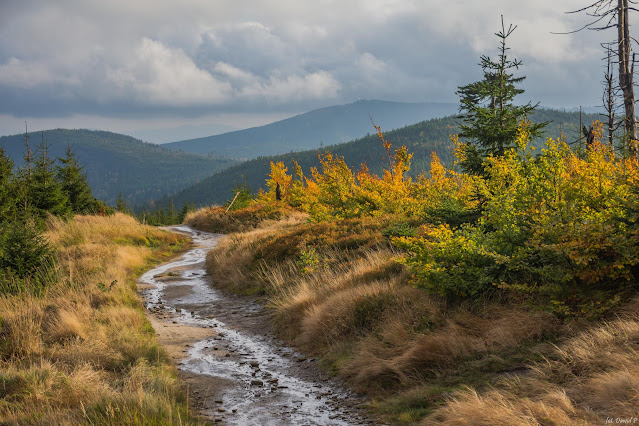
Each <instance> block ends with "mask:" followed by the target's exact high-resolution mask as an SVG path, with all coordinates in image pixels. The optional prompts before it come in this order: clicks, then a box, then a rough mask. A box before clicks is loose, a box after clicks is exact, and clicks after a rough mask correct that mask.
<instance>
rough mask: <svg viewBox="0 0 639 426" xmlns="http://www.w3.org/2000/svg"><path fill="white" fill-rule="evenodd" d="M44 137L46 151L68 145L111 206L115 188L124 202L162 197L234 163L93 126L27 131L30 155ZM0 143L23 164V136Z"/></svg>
mask: <svg viewBox="0 0 639 426" xmlns="http://www.w3.org/2000/svg"><path fill="white" fill-rule="evenodd" d="M42 139H44V140H45V141H46V142H47V144H48V146H49V153H48V156H49V157H50V158H58V157H62V156H63V155H64V151H65V149H66V147H67V145H69V146H71V147H72V149H73V150H74V151H75V153H76V155H77V157H78V161H79V162H80V164H81V165H83V166H84V171H85V172H86V173H87V177H88V181H89V184H90V185H91V187H92V189H93V195H94V196H95V197H96V198H98V199H100V200H104V201H106V202H107V203H109V204H111V205H113V204H114V203H115V200H116V198H117V197H118V194H119V193H122V196H123V198H124V199H125V200H126V201H127V203H129V204H137V203H141V202H145V201H149V200H153V199H157V198H160V197H162V196H163V195H165V194H169V193H173V192H176V191H179V190H181V189H183V188H185V187H187V186H189V185H192V184H194V183H197V182H198V181H199V180H201V179H203V178H206V177H208V176H210V175H212V174H214V173H215V172H217V171H219V170H221V169H223V168H225V167H228V166H230V165H232V164H234V163H235V162H233V161H230V160H220V159H212V158H205V157H202V156H199V155H193V154H186V153H180V152H175V151H172V150H169V149H167V148H164V147H162V146H159V145H154V144H150V143H146V142H142V141H141V140H138V139H134V138H132V137H130V136H125V135H121V134H117V133H111V132H104V131H92V130H66V129H56V130H47V131H45V132H44V133H43V134H42V133H41V132H34V133H30V134H29V146H30V148H31V151H32V152H34V154H35V155H38V154H39V153H38V152H37V151H38V150H37V147H38V146H39V145H40V144H41V141H42ZM0 146H2V147H3V148H4V150H5V152H6V153H7V154H8V155H9V157H11V159H12V160H13V161H14V162H15V163H16V166H21V165H22V164H24V154H25V135H24V134H22V135H13V136H3V137H0Z"/></svg>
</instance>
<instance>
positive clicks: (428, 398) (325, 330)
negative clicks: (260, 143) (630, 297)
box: [207, 221, 639, 425]
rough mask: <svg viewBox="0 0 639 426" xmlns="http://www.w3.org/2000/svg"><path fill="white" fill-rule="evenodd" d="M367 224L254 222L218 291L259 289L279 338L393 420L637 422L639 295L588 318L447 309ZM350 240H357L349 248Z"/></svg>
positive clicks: (232, 250) (500, 307)
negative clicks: (598, 319) (606, 316)
mask: <svg viewBox="0 0 639 426" xmlns="http://www.w3.org/2000/svg"><path fill="white" fill-rule="evenodd" d="M344 222H346V221H344ZM382 225H383V224H382ZM368 226H369V224H367V223H355V222H353V221H350V222H348V223H337V224H307V223H303V221H301V222H299V223H295V222H289V223H288V224H277V225H275V224H273V223H270V224H269V225H268V226H266V225H264V224H263V225H262V226H261V227H258V228H257V229H253V230H251V231H250V232H245V233H236V234H231V235H229V236H227V238H226V239H225V240H224V241H223V242H222V243H221V244H220V245H219V246H218V248H217V249H216V250H214V251H213V252H211V253H210V254H209V257H208V259H207V268H208V270H209V272H210V273H211V274H212V276H213V278H214V280H215V281H216V283H217V284H218V285H220V286H223V287H225V288H228V289H231V290H233V291H236V292H240V293H242V292H244V293H250V292H255V290H256V289H257V290H258V291H259V292H261V293H263V294H266V295H267V296H268V304H269V306H270V307H271V308H272V309H273V315H274V317H275V321H276V324H277V326H278V330H279V331H280V333H281V334H282V336H284V337H286V338H288V339H291V340H292V341H294V342H295V343H296V344H297V345H298V346H299V347H300V348H302V349H303V350H305V351H307V352H309V353H312V354H315V355H319V356H320V357H322V359H323V361H324V363H325V365H327V366H328V368H329V369H331V370H332V371H334V372H335V373H336V374H338V375H340V376H341V377H343V378H345V379H346V380H347V381H348V382H349V383H350V384H351V385H352V386H353V387H355V388H356V389H357V390H359V391H361V392H365V393H368V394H369V395H372V396H374V397H375V398H376V399H375V401H374V402H373V404H372V405H373V406H374V407H376V408H377V409H378V410H379V411H380V412H382V413H385V414H387V415H388V416H389V418H390V419H391V420H393V421H395V422H399V423H415V422H419V421H422V422H423V423H424V424H453V425H454V424H459V425H461V424H468V425H488V424H490V425H492V424H497V425H581V424H592V423H604V422H605V420H606V419H607V418H612V419H613V421H615V420H614V419H616V418H619V419H628V418H634V417H639V409H637V407H639V387H638V386H637V383H639V346H638V345H639V314H638V313H637V312H639V298H638V299H636V300H634V301H632V302H630V303H629V304H628V305H627V306H626V307H625V308H624V309H622V310H621V311H619V313H618V315H619V316H618V317H617V318H614V319H612V320H610V321H609V322H604V323H594V324H593V323H587V322H581V323H578V322H574V323H570V324H568V323H563V322H561V321H559V320H557V319H556V318H555V317H553V316H552V315H551V314H549V313H545V312H538V311H530V310H528V309H524V308H521V307H516V306H509V305H508V302H507V301H506V302H498V301H488V300H486V301H478V302H477V303H475V304H473V305H468V306H459V305H458V306H450V305H448V304H447V303H445V301H443V300H439V299H438V298H436V297H433V296H429V295H428V294H427V293H425V292H424V291H422V290H419V289H415V288H412V287H410V286H407V285H406V282H407V278H408V277H407V272H406V271H405V270H404V269H403V267H401V266H399V265H398V264H397V263H396V262H395V261H394V258H395V257H396V255H397V254H396V253H395V252H393V250H392V249H389V248H388V246H385V245H384V244H379V241H380V240H379V237H378V236H377V234H379V229H380V224H379V223H378V224H376V225H370V228H367V227H368ZM375 226H377V228H375ZM375 229H377V231H375ZM349 232H355V233H357V232H359V234H358V238H359V236H361V235H362V234H366V236H365V237H363V238H359V239H357V243H356V244H351V241H354V240H353V238H349V235H348V233H349ZM376 232H377V234H376ZM343 241H348V242H347V243H346V244H342V243H341V242H343ZM420 419H422V420H420Z"/></svg>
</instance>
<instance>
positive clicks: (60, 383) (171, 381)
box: [0, 213, 198, 425]
mask: <svg viewBox="0 0 639 426" xmlns="http://www.w3.org/2000/svg"><path fill="white" fill-rule="evenodd" d="M45 237H46V239H47V240H48V241H49V243H50V244H51V246H52V247H53V248H54V250H55V253H56V254H55V259H56V263H55V264H54V265H53V266H51V267H50V268H49V269H50V270H48V271H40V273H43V272H46V276H47V277H48V282H47V283H46V286H45V287H46V290H45V292H44V293H38V292H36V293H34V292H33V291H31V289H30V288H29V287H28V286H27V287H26V288H25V289H24V290H23V291H21V292H19V293H17V294H6V293H5V294H0V335H1V336H2V339H0V401H1V403H0V419H2V423H3V424H25V425H26V424H42V425H45V424H46V425H68V424H110V425H142V424H145V425H147V424H175V425H184V424H197V423H198V422H197V420H196V419H193V418H192V416H191V415H190V414H189V412H188V407H187V404H186V395H185V393H184V392H183V391H182V389H181V387H180V385H179V383H178V382H177V379H176V370H175V368H174V367H172V366H171V365H170V362H169V360H168V357H167V355H166V353H165V351H164V350H163V349H162V348H161V347H160V346H159V345H158V343H157V341H156V340H155V334H154V330H153V328H152V327H151V325H150V323H149V322H148V321H147V320H146V318H145V315H144V311H143V307H142V304H141V302H140V299H139V297H138V295H137V294H136V286H135V282H134V281H133V280H134V278H135V276H136V275H137V274H138V273H140V272H142V271H143V270H144V269H145V268H147V267H148V266H149V265H150V263H152V262H157V261H159V260H160V259H165V258H167V257H168V256H170V255H172V254H173V253H175V252H176V250H180V249H181V248H183V247H184V246H185V244H186V243H187V242H186V241H185V240H184V239H183V238H182V237H180V236H178V235H176V234H172V233H168V232H165V231H161V230H159V229H155V228H152V227H149V226H142V225H140V224H139V223H138V222H137V221H135V219H133V218H131V217H130V216H126V215H123V214H119V213H118V214H116V215H114V216H110V217H101V216H76V217H75V219H74V220H70V221H63V220H60V219H57V218H53V217H51V218H49V221H48V225H47V231H46V233H45Z"/></svg>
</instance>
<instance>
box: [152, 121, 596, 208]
mask: <svg viewBox="0 0 639 426" xmlns="http://www.w3.org/2000/svg"><path fill="white" fill-rule="evenodd" d="M598 118H599V116H598V115H597V114H583V116H582V122H583V123H584V124H589V123H591V122H592V121H594V120H597V119H598ZM531 120H532V121H534V122H550V124H549V125H548V126H547V127H546V134H547V136H549V137H553V138H557V137H559V136H560V133H563V134H564V135H565V136H566V138H567V140H566V141H567V142H568V143H573V145H574V146H578V144H579V133H578V131H577V129H578V128H579V123H580V119H579V113H578V112H562V111H556V110H550V109H542V110H538V111H536V112H535V114H534V115H533V116H532V117H531ZM377 124H378V125H380V126H381V127H382V129H383V128H384V123H383V122H382V123H377ZM370 128H371V132H372V133H374V131H375V129H374V128H373V126H372V124H371V126H370ZM457 132H459V120H458V119H456V118H454V117H446V118H441V119H433V120H428V121H422V122H421V123H417V124H414V125H411V126H406V127H404V128H401V129H397V130H394V131H390V132H385V136H386V138H387V139H388V141H389V142H391V143H392V144H393V145H406V147H407V148H408V150H409V151H410V152H411V153H413V154H414V155H413V158H412V167H411V171H410V174H411V175H412V176H417V175H419V174H420V173H422V172H424V171H428V170H429V167H430V153H431V152H432V151H435V152H436V153H437V155H438V156H439V158H440V159H441V160H442V161H443V162H444V164H452V161H453V152H452V143H451V141H450V135H451V134H453V133H457ZM539 142H541V141H540V140H538V141H537V143H539ZM324 150H327V151H330V152H331V153H333V154H335V155H339V156H343V157H344V161H345V162H346V164H348V165H349V167H352V168H353V167H354V168H358V167H359V165H360V164H361V163H366V165H367V166H368V168H369V170H370V171H371V172H372V173H380V172H381V170H382V169H383V167H385V166H387V159H386V158H385V155H386V151H385V150H384V148H383V147H382V145H381V144H380V142H379V139H378V137H377V135H375V134H372V135H368V136H366V137H363V138H361V139H357V140H355V141H352V142H347V143H343V144H338V145H333V146H327V147H326V148H325V149H324ZM324 150H319V151H324ZM317 153H318V150H308V151H303V152H296V153H290V154H283V155H277V156H271V157H261V158H257V159H254V160H250V161H247V162H244V163H241V164H238V165H235V166H232V167H229V168H228V169H225V170H222V171H221V172H219V173H217V174H215V175H213V176H211V177H209V178H207V179H204V180H203V181H202V182H200V183H198V184H196V185H193V186H191V187H189V188H186V189H184V190H182V191H180V192H178V193H176V194H174V195H173V196H172V198H173V201H174V203H175V205H177V206H180V205H183V204H184V203H185V202H189V203H194V204H196V205H199V206H202V205H207V204H221V203H223V202H224V201H226V200H227V199H228V198H229V197H230V196H231V194H232V191H233V188H234V187H235V186H236V185H243V184H246V186H248V187H249V188H250V189H251V190H252V191H254V192H255V191H257V190H258V189H259V188H261V187H263V186H264V176H266V175H267V174H268V173H269V166H270V163H271V162H272V161H274V162H277V161H283V162H284V164H285V165H286V166H287V167H288V168H289V170H293V160H295V161H297V162H298V163H299V164H300V166H302V168H303V170H304V171H305V172H308V171H309V170H310V168H311V167H317V166H318V165H319V161H318V159H317ZM168 202H169V198H168V197H165V198H164V199H161V200H160V201H159V202H158V204H159V205H168Z"/></svg>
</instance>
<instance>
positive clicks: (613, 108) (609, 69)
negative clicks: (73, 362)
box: [602, 43, 623, 149]
mask: <svg viewBox="0 0 639 426" xmlns="http://www.w3.org/2000/svg"><path fill="white" fill-rule="evenodd" d="M613 44H614V43H602V47H604V49H606V60H607V63H606V72H605V73H604V80H603V86H604V92H603V96H602V101H603V108H604V111H605V114H602V115H603V116H605V117H606V126H607V128H608V144H609V145H610V149H614V135H615V132H616V131H617V130H618V129H619V127H620V126H621V125H622V124H623V121H621V120H617V111H618V107H619V105H618V104H617V100H618V99H619V85H618V84H617V82H616V79H615V75H614V67H613V66H612V56H613V54H614V52H613V50H612V46H611V45H613Z"/></svg>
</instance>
